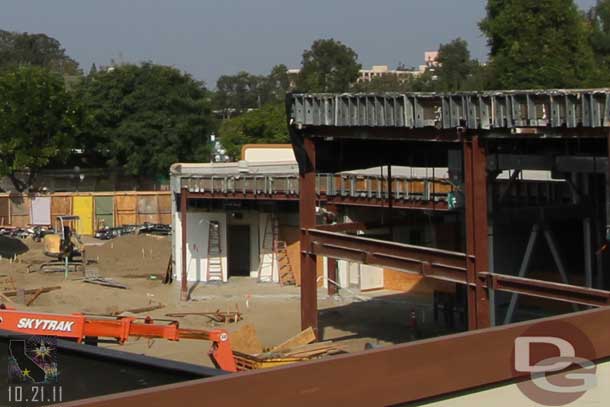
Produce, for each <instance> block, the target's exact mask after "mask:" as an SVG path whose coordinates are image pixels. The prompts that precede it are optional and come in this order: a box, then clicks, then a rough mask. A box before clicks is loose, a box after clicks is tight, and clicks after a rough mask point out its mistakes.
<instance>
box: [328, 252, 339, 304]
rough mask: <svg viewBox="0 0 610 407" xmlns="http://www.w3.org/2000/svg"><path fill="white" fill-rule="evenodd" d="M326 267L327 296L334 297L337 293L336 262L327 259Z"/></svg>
mask: <svg viewBox="0 0 610 407" xmlns="http://www.w3.org/2000/svg"><path fill="white" fill-rule="evenodd" d="M327 262H328V263H327V267H328V295H335V294H337V293H338V292H339V287H337V260H335V259H333V258H330V257H327Z"/></svg>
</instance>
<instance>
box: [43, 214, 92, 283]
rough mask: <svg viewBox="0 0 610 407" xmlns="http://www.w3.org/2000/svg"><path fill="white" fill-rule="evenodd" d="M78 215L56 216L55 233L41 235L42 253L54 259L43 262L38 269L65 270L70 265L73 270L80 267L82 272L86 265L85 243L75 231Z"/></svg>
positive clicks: (78, 219) (78, 220)
mask: <svg viewBox="0 0 610 407" xmlns="http://www.w3.org/2000/svg"><path fill="white" fill-rule="evenodd" d="M79 222H80V217H78V216H58V217H57V218H56V222H55V233H51V234H47V235H45V236H44V237H43V244H44V253H45V255H47V256H49V257H53V258H54V259H55V261H52V262H47V263H44V264H42V265H41V266H40V271H45V269H49V268H58V267H63V268H65V270H66V272H67V270H68V268H69V267H70V266H72V267H73V268H74V270H75V271H76V270H78V268H79V267H80V268H82V271H83V274H84V273H85V268H86V266H87V256H86V252H85V245H84V244H83V242H82V241H81V239H80V236H79V235H78V233H77V232H76V231H77V230H78V223H79Z"/></svg>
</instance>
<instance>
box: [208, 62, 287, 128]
mask: <svg viewBox="0 0 610 407" xmlns="http://www.w3.org/2000/svg"><path fill="white" fill-rule="evenodd" d="M288 87H289V79H288V68H286V65H276V66H274V67H273V68H272V69H271V73H270V74H269V75H268V76H262V75H253V74H250V73H248V72H245V71H242V72H239V73H238V74H236V75H223V76H221V77H220V78H218V81H217V82H216V93H215V95H214V108H215V109H218V110H221V111H222V112H223V117H225V118H229V117H231V116H234V115H239V114H241V113H244V112H246V111H248V110H249V109H255V108H259V107H261V106H263V105H265V104H267V103H273V102H279V101H282V100H284V97H285V96H286V92H287V91H288Z"/></svg>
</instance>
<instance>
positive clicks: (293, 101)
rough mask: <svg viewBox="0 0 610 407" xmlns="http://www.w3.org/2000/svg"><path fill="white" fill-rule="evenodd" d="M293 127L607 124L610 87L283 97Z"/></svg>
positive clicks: (445, 127)
mask: <svg viewBox="0 0 610 407" xmlns="http://www.w3.org/2000/svg"><path fill="white" fill-rule="evenodd" d="M288 110H289V118H290V122H291V124H292V125H293V126H295V127H297V128H300V127H303V126H333V127H398V128H412V129H413V128H427V127H433V128H438V129H455V128H464V129H482V130H492V129H514V128H519V127H551V128H579V127H585V128H600V127H610V89H607V88H604V89H585V90H561V89H556V90H540V91H537V90H528V91H489V92H460V93H384V94H368V93H355V94H351V93H344V94H292V95H289V96H288Z"/></svg>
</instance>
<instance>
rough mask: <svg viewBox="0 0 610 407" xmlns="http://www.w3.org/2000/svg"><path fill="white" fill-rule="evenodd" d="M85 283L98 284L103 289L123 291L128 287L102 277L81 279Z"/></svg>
mask: <svg viewBox="0 0 610 407" xmlns="http://www.w3.org/2000/svg"><path fill="white" fill-rule="evenodd" d="M83 281H84V282H85V283H89V284H98V285H103V286H104V287H112V288H120V289H123V290H126V289H128V288H129V287H128V286H127V285H125V284H123V283H119V282H118V281H115V280H112V279H110V278H104V277H87V278H85V279H83Z"/></svg>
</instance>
